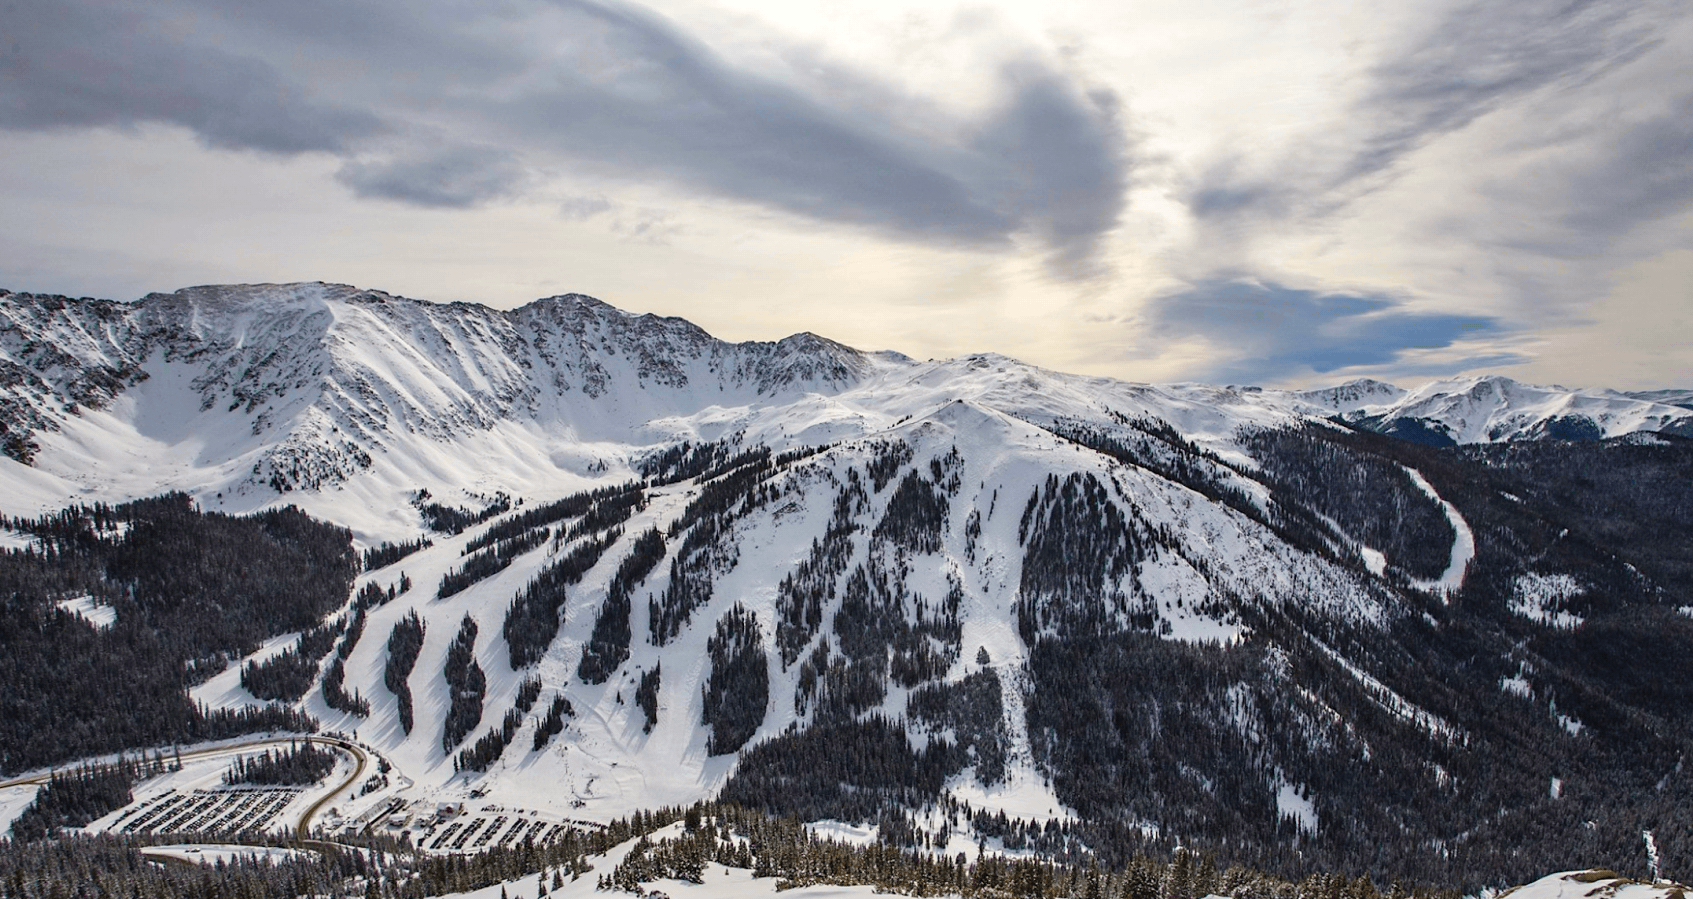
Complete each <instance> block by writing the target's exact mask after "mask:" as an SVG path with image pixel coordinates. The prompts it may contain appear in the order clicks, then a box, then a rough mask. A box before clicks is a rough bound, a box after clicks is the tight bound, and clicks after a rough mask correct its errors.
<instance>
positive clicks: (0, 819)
mask: <svg viewBox="0 0 1693 899" xmlns="http://www.w3.org/2000/svg"><path fill="white" fill-rule="evenodd" d="M39 792H41V785H40V784H20V785H18V786H12V787H0V833H5V832H6V831H7V830H10V829H11V827H12V822H13V821H16V820H17V819H18V816H19V815H21V814H23V812H24V809H26V808H29V805H30V803H32V802H34V801H35V794H36V793H39Z"/></svg>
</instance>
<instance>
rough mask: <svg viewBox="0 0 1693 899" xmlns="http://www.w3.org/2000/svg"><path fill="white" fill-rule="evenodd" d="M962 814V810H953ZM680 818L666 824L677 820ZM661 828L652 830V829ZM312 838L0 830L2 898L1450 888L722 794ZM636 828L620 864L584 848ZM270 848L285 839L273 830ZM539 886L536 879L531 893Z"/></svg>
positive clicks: (392, 898) (1354, 892) (600, 850)
mask: <svg viewBox="0 0 1693 899" xmlns="http://www.w3.org/2000/svg"><path fill="white" fill-rule="evenodd" d="M959 813H960V814H962V810H959ZM676 825H680V827H676ZM671 827H676V829H675V830H674V831H667V832H665V833H663V834H660V833H659V832H660V831H663V830H664V829H665V828H671ZM343 839H344V840H345V842H343V843H341V844H335V843H325V842H315V843H312V844H311V845H310V851H309V852H307V853H305V854H304V857H302V858H299V859H297V860H285V861H280V862H269V861H265V862H252V861H236V862H231V863H227V864H223V865H220V866H218V867H217V868H215V869H214V868H208V867H203V866H198V865H187V866H176V865H169V866H161V865H151V864H146V863H145V862H143V861H142V857H141V855H140V850H141V849H142V848H144V847H146V846H148V845H150V844H151V843H152V840H150V839H149V838H145V837H134V836H112V835H99V836H81V835H77V836H67V837H64V838H62V839H60V840H57V841H52V842H28V843H25V842H12V841H0V889H5V890H7V891H8V892H7V893H6V896H7V899H49V897H54V896H60V895H75V891H77V890H79V889H89V888H91V889H93V890H94V891H95V892H96V894H103V895H110V896H129V895H142V896H148V897H155V899H198V897H203V896H207V895H225V896H243V897H249V899H294V897H297V896H300V895H314V896H315V895H324V896H327V895H336V896H367V897H377V899H424V897H429V896H439V895H445V894H449V893H460V892H468V891H471V890H477V889H481V888H484V887H492V886H495V885H498V884H502V883H505V884H512V883H516V882H519V881H533V882H534V883H537V884H539V885H540V886H541V887H543V888H545V889H547V890H558V889H560V888H561V887H563V886H564V884H565V883H566V882H569V881H576V880H579V879H581V878H583V877H586V876H590V875H595V876H597V883H598V885H599V886H600V887H601V889H604V890H608V891H622V892H630V893H635V892H645V891H646V890H647V885H649V884H651V883H652V882H653V881H655V880H658V879H660V878H677V879H682V880H687V881H693V882H696V883H697V882H701V881H702V879H703V873H704V871H705V865H706V864H707V863H715V864H719V865H723V866H726V867H731V868H739V869H743V870H748V871H749V872H750V873H751V874H752V875H753V876H754V877H756V878H770V879H772V880H773V881H774V886H775V887H776V888H777V889H778V890H782V889H791V888H794V887H800V886H811V885H818V884H835V885H842V886H849V885H864V886H871V887H874V888H876V890H877V891H878V892H886V893H895V894H903V895H916V896H932V895H937V894H949V893H950V894H958V895H961V896H965V897H969V899H977V897H980V899H1000V897H1019V899H1056V897H1061V896H1068V897H1078V899H1093V897H1100V899H1200V897H1202V896H1205V895H1208V894H1211V893H1223V894H1227V895H1230V896H1233V897H1236V899H1457V896H1458V893H1457V892H1456V891H1454V890H1448V889H1443V888H1439V887H1434V886H1428V885H1415V886H1412V885H1409V884H1401V883H1399V882H1397V881H1394V882H1390V883H1376V882H1372V881H1370V880H1369V879H1366V878H1347V877H1343V876H1339V875H1336V874H1332V873H1320V872H1314V871H1313V872H1307V873H1306V874H1304V875H1301V877H1300V879H1298V880H1289V879H1283V878H1280V877H1276V876H1273V875H1270V874H1266V873H1263V872H1259V871H1254V870H1251V869H1248V868H1244V867H1239V866H1230V867H1227V868H1224V867H1222V866H1220V865H1219V864H1217V863H1216V862H1215V861H1214V860H1213V859H1212V858H1210V857H1209V856H1206V855H1203V854H1200V853H1195V852H1192V851H1185V850H1184V851H1176V852H1173V853H1171V854H1169V855H1166V856H1137V857H1133V858H1131V859H1130V860H1129V861H1128V862H1126V863H1125V864H1122V865H1107V864H1103V863H1099V862H1094V861H1088V862H1084V863H1080V864H1073V863H1063V862H1055V861H1051V860H1044V859H1041V858H1035V857H1021V858H1007V857H1002V856H998V855H987V854H981V853H977V854H975V855H974V856H972V855H969V854H965V853H959V854H958V855H956V856H948V855H945V854H938V853H934V852H919V851H915V850H913V849H909V848H902V847H899V846H893V845H887V844H880V843H877V844H871V845H867V846H856V845H851V844H847V843H841V842H837V841H834V840H830V839H825V838H822V837H819V836H817V835H816V834H815V833H813V832H812V831H810V830H808V829H807V828H805V827H803V826H801V825H799V824H798V823H796V822H794V821H793V820H791V819H784V818H777V817H772V816H768V815H765V814H762V813H759V812H756V811H750V810H747V809H744V808H738V807H734V806H729V805H723V804H717V803H709V804H702V805H696V806H692V807H689V808H681V809H679V808H666V809H659V810H656V811H652V812H636V813H635V814H633V815H631V816H630V817H628V818H620V819H618V820H615V821H612V822H611V823H610V824H609V825H607V826H606V827H604V828H600V829H594V830H580V829H569V830H566V831H565V832H564V833H563V834H562V835H561V836H560V837H559V838H558V839H556V840H551V841H548V842H546V843H544V844H539V845H537V844H535V843H532V842H530V841H527V840H525V841H523V842H522V843H519V844H517V845H511V846H502V847H494V848H489V849H485V850H482V851H480V852H477V853H474V854H467V855H444V856H427V855H424V854H422V853H420V852H418V851H417V850H416V849H415V848H413V847H412V846H410V845H409V844H402V843H400V842H398V841H396V840H393V839H392V838H386V837H375V836H365V837H348V838H343ZM630 840H636V841H637V842H636V843H635V846H634V847H633V849H632V850H631V851H630V852H629V854H628V855H627V856H626V858H625V859H624V861H623V862H622V863H621V864H620V865H617V866H615V867H596V863H598V864H599V865H602V866H603V865H604V862H603V861H601V860H600V859H599V858H598V856H600V855H602V854H604V853H605V852H606V851H607V850H609V849H611V848H612V847H614V846H617V845H620V844H622V843H625V842H628V841H630ZM268 842H269V843H270V844H273V845H283V846H287V845H291V842H290V841H288V840H283V839H274V840H270V841H268ZM538 891H539V890H538Z"/></svg>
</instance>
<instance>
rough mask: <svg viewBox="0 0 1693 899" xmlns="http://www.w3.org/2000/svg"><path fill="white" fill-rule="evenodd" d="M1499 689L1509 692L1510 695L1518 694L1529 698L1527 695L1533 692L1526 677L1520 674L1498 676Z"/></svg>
mask: <svg viewBox="0 0 1693 899" xmlns="http://www.w3.org/2000/svg"><path fill="white" fill-rule="evenodd" d="M1499 689H1501V690H1504V691H1505V692H1506V693H1509V694H1511V695H1512V696H1520V697H1522V698H1523V699H1527V698H1529V696H1530V695H1531V693H1532V692H1533V688H1532V687H1531V686H1530V684H1529V682H1528V678H1526V677H1523V676H1522V675H1520V674H1519V675H1517V676H1516V677H1502V678H1500V679H1499Z"/></svg>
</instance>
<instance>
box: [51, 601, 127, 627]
mask: <svg viewBox="0 0 1693 899" xmlns="http://www.w3.org/2000/svg"><path fill="white" fill-rule="evenodd" d="M58 606H59V608H60V609H63V610H64V611H66V612H69V613H71V614H72V615H75V616H77V617H78V618H81V619H82V620H84V621H86V622H88V623H89V624H92V625H94V627H95V628H96V629H97V630H105V629H106V628H109V627H111V626H112V625H114V624H117V623H118V610H117V609H115V608H112V607H111V606H108V605H101V604H100V603H97V602H95V601H94V597H92V596H78V597H77V598H75V599H65V600H60V601H59V603H58Z"/></svg>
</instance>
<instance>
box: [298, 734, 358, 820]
mask: <svg viewBox="0 0 1693 899" xmlns="http://www.w3.org/2000/svg"><path fill="white" fill-rule="evenodd" d="M311 741H312V742H313V743H320V744H322V745H325V746H332V747H334V748H336V749H340V750H342V751H343V752H346V753H348V754H350V755H352V757H353V760H354V761H355V762H357V763H358V764H357V766H355V767H354V768H353V773H352V774H350V775H348V776H347V779H346V780H344V781H342V782H341V783H340V784H338V785H337V786H336V787H335V789H333V790H330V791H329V792H327V793H325V794H323V796H322V797H320V798H319V799H318V801H316V802H314V803H312V804H311V805H310V806H308V807H307V808H306V811H305V813H304V814H302V815H301V816H300V823H299V824H296V825H295V826H294V836H296V837H298V838H299V839H302V840H304V839H305V838H306V837H308V836H310V835H311V832H312V818H313V817H314V816H316V815H317V813H318V812H319V811H322V809H323V807H324V806H325V805H328V804H329V801H330V800H331V799H334V798H335V797H336V796H339V795H340V794H341V791H342V790H345V789H347V788H348V787H351V786H352V785H353V784H355V783H358V780H359V778H361V777H363V776H364V771H365V768H366V767H367V766H368V765H369V764H370V756H367V755H365V752H364V750H363V749H360V748H358V747H357V746H354V745H353V744H352V743H349V742H347V741H346V740H339V739H336V738H334V737H312V738H311Z"/></svg>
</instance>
